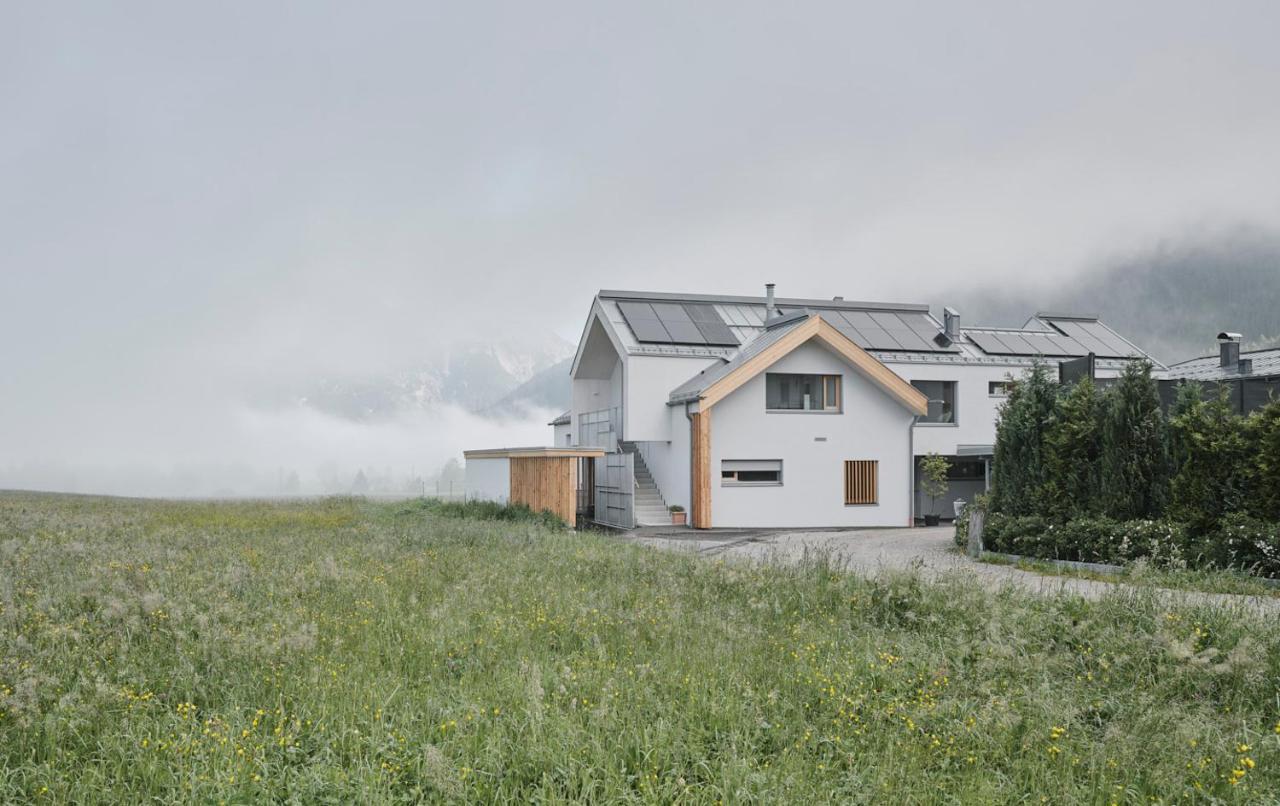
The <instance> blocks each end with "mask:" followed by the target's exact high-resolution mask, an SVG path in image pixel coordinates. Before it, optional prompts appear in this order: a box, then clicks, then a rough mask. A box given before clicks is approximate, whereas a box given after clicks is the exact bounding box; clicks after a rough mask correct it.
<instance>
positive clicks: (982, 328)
mask: <svg viewBox="0 0 1280 806" xmlns="http://www.w3.org/2000/svg"><path fill="white" fill-rule="evenodd" d="M970 330H977V331H979V332H982V333H1049V334H1053V335H1061V334H1060V333H1058V331H1056V330H1045V329H1044V328H1042V327H1038V328H1035V329H1032V328H1029V327H999V326H997V325H962V326H961V327H960V332H961V333H967V332H968V331H970Z"/></svg>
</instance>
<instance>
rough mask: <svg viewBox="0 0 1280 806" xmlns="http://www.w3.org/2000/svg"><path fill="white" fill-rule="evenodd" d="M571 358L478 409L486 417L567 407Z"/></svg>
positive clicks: (557, 409) (515, 414) (556, 409)
mask: <svg viewBox="0 0 1280 806" xmlns="http://www.w3.org/2000/svg"><path fill="white" fill-rule="evenodd" d="M572 365H573V358H572V357H569V358H566V359H565V360H563V361H561V362H559V363H556V364H553V365H551V366H549V367H547V368H546V369H544V370H542V371H541V372H539V373H537V374H536V375H534V376H533V377H532V378H530V379H529V380H527V381H525V382H524V383H522V384H520V385H519V386H517V387H516V388H515V389H513V390H512V391H511V392H509V393H508V394H506V395H504V396H503V397H502V399H501V400H499V401H498V402H496V403H494V404H493V405H491V406H489V407H487V408H484V409H482V410H481V411H480V413H481V414H483V415H485V416H486V417H522V416H526V415H528V414H529V413H531V411H533V410H537V409H552V410H554V411H555V412H556V413H557V414H559V413H560V412H562V411H565V410H567V409H568V408H569V404H570V394H569V368H570V367H571V366H572Z"/></svg>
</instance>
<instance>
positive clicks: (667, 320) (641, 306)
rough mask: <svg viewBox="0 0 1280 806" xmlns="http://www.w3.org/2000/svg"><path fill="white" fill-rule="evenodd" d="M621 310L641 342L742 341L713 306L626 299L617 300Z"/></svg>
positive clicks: (727, 343) (733, 343) (732, 344)
mask: <svg viewBox="0 0 1280 806" xmlns="http://www.w3.org/2000/svg"><path fill="white" fill-rule="evenodd" d="M618 310H620V311H621V312H622V317H623V318H624V319H626V321H627V325H628V326H629V327H630V328H631V332H633V333H635V335H636V339H637V340H638V341H641V342H647V343H650V344H694V345H711V346H717V347H720V346H725V347H736V346H737V345H738V344H739V341H738V339H737V337H736V336H734V335H733V331H731V330H730V329H729V328H728V326H727V325H725V323H724V320H723V319H721V318H720V314H718V313H717V312H716V309H715V307H714V306H712V305H702V304H693V303H690V304H684V303H679V302H652V303H650V302H640V301H635V300H626V301H620V302H619V303H618Z"/></svg>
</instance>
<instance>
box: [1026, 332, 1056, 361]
mask: <svg viewBox="0 0 1280 806" xmlns="http://www.w3.org/2000/svg"><path fill="white" fill-rule="evenodd" d="M1018 335H1020V336H1021V337H1022V340H1023V341H1025V342H1026V343H1027V344H1030V345H1031V348H1032V349H1033V350H1035V351H1036V354H1037V355H1053V356H1058V355H1069V353H1063V352H1062V351H1061V350H1060V349H1059V348H1058V345H1057V344H1055V343H1054V342H1053V340H1052V339H1050V338H1049V337H1048V336H1046V335H1045V334H1043V333H1019V334H1018Z"/></svg>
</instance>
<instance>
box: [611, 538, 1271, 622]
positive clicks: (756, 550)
mask: <svg viewBox="0 0 1280 806" xmlns="http://www.w3.org/2000/svg"><path fill="white" fill-rule="evenodd" d="M952 534H953V530H952V527H950V526H937V527H932V528H915V529H845V530H832V531H772V530H724V531H718V530H717V531H710V532H695V531H693V530H691V529H681V528H667V527H658V528H647V529H639V530H637V531H634V532H630V533H628V534H627V536H626V539H628V540H631V541H633V542H636V543H640V544H642V545H647V546H653V547H655V548H660V549H666V550H672V551H689V552H696V553H698V554H699V555H702V556H707V557H724V558H735V559H748V560H756V561H765V562H780V563H797V562H800V561H801V560H802V559H804V557H805V556H806V555H808V556H812V555H814V554H817V555H820V556H828V557H830V558H831V560H832V561H833V562H834V563H835V564H836V565H838V566H840V567H843V568H845V569H847V570H851V571H856V572H859V573H862V574H864V575H867V576H874V575H876V574H878V573H881V572H884V571H916V572H918V573H920V574H921V575H922V576H924V577H926V578H930V579H936V578H938V577H940V576H943V575H949V576H950V575H961V576H969V577H971V578H972V579H974V580H975V581H977V582H979V583H981V584H983V585H985V586H987V587H988V588H991V589H993V590H998V589H999V588H1002V587H1005V586H1014V587H1018V588H1022V589H1024V590H1029V591H1031V592H1033V593H1038V594H1042V595H1054V594H1062V593H1066V594H1074V595H1078V596H1082V597H1084V598H1086V599H1098V598H1100V597H1102V596H1103V595H1104V594H1107V593H1110V592H1113V591H1115V590H1117V589H1120V590H1133V589H1134V586H1132V585H1127V584H1123V583H1116V582H1100V581H1097V580H1093V579H1078V578H1075V577H1066V576H1054V575H1048V574H1037V573H1035V572H1034V571H1024V570H1022V569H1019V568H1015V567H1013V566H1008V565H995V564H993V563H981V562H974V561H973V560H970V559H969V558H968V557H967V556H965V555H964V554H963V553H961V552H959V551H957V550H955V543H954V541H953V540H952ZM1161 595H1162V596H1165V597H1167V598H1168V599H1169V600H1170V601H1172V602H1178V603H1185V604H1205V603H1209V604H1216V605H1220V606H1224V607H1230V608H1244V609H1248V610H1256V611H1260V612H1266V613H1280V598H1276V597H1271V596H1245V595H1236V594H1226V593H1200V592H1195V591H1174V590H1163V591H1161Z"/></svg>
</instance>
